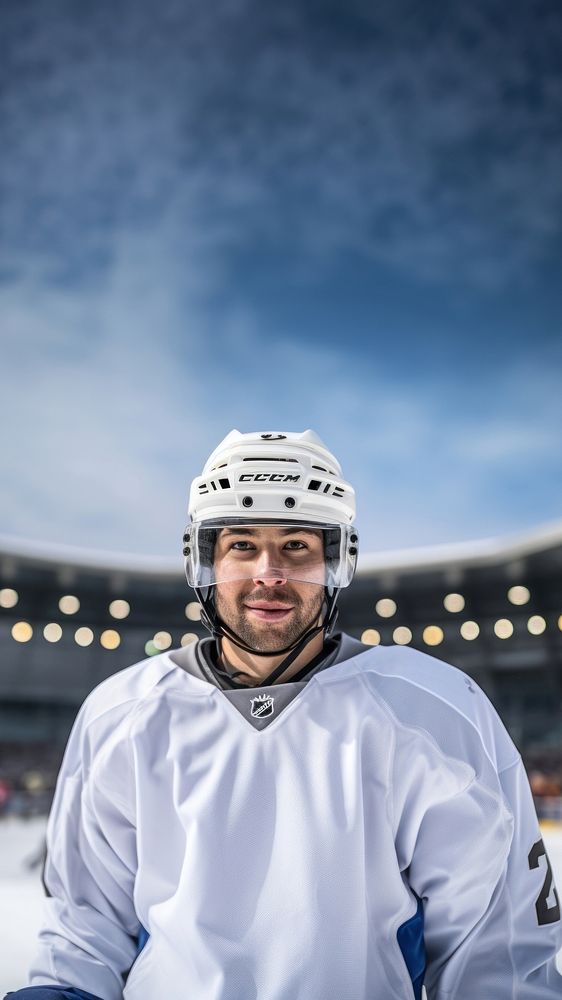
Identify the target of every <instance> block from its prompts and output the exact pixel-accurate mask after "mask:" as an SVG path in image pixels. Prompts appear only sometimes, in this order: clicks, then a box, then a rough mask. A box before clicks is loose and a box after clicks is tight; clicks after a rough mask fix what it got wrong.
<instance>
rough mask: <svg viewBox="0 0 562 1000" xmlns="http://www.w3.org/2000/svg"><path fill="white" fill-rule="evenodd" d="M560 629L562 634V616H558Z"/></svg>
mask: <svg viewBox="0 0 562 1000" xmlns="http://www.w3.org/2000/svg"><path fill="white" fill-rule="evenodd" d="M558 628H559V629H560V631H561V632H562V615H559V616H558Z"/></svg>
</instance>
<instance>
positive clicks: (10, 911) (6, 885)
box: [0, 818, 562, 997]
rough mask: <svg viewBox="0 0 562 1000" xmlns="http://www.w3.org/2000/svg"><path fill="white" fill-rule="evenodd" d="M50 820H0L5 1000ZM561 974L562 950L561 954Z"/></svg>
mask: <svg viewBox="0 0 562 1000" xmlns="http://www.w3.org/2000/svg"><path fill="white" fill-rule="evenodd" d="M44 829H45V820H44V819H42V818H33V819H28V820H21V819H15V818H9V819H4V820H1V821H0V955H1V959H0V997H3V996H4V994H5V993H6V992H7V991H8V990H16V989H18V988H20V987H22V986H25V985H26V984H27V969H28V967H29V964H30V962H31V959H32V956H33V953H34V951H35V940H36V937H37V932H38V930H39V925H40V922H41V910H42V901H43V898H44V893H43V886H42V884H41V865H39V866H37V867H35V868H32V869H31V870H29V869H28V868H27V867H26V862H28V861H29V860H30V859H32V858H33V857H34V856H36V855H37V853H38V851H39V850H40V848H41V844H42V840H43V833H44ZM544 842H545V844H546V848H547V851H548V855H549V857H550V861H551V864H552V867H553V870H554V877H555V880H556V884H557V886H558V887H559V888H562V830H552V829H550V830H547V829H545V830H544ZM558 967H559V969H560V971H561V972H562V951H561V952H560V954H559V955H558Z"/></svg>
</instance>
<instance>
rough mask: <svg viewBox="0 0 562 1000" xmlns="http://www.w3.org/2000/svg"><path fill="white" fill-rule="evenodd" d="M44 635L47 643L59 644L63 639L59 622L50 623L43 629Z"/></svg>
mask: <svg viewBox="0 0 562 1000" xmlns="http://www.w3.org/2000/svg"><path fill="white" fill-rule="evenodd" d="M43 635H44V637H45V639H46V640H47V642H58V641H59V639H61V638H62V628H61V627H60V625H59V624H58V623H57V622H49V624H48V625H45V628H44V629H43Z"/></svg>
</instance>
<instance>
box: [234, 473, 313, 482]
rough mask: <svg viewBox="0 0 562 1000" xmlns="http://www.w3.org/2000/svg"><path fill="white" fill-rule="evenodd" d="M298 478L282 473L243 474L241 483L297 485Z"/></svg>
mask: <svg viewBox="0 0 562 1000" xmlns="http://www.w3.org/2000/svg"><path fill="white" fill-rule="evenodd" d="M299 479H300V476H290V475H288V474H286V473H283V472H245V473H244V475H243V476H240V482H241V483H298V481H299Z"/></svg>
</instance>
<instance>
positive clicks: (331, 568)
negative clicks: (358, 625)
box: [184, 430, 358, 590]
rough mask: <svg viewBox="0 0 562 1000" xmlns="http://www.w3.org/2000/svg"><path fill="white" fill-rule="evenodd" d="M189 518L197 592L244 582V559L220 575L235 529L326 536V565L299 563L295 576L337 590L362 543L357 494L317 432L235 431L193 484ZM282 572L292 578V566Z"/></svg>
mask: <svg viewBox="0 0 562 1000" xmlns="http://www.w3.org/2000/svg"><path fill="white" fill-rule="evenodd" d="M189 517H190V523H189V524H188V526H187V528H186V532H185V535H184V556H185V569H186V575H187V580H188V583H189V585H190V586H192V587H194V588H196V589H198V588H204V587H209V586H213V585H214V584H217V583H221V582H223V581H224V580H227V579H228V580H232V579H239V578H243V575H244V570H243V565H242V563H241V562H239V563H238V564H237V568H236V569H235V570H232V569H230V570H229V569H228V568H226V569H225V567H224V565H223V566H222V569H221V571H222V572H223V573H226V574H227V575H226V576H223V577H220V576H218V575H217V572H216V569H215V566H214V564H213V550H214V541H215V539H216V537H217V532H218V530H219V529H221V528H224V527H227V526H232V525H245V526H246V527H249V526H252V525H255V526H259V525H261V526H265V525H271V524H273V525H286V526H293V525H295V526H296V524H298V525H299V527H300V528H307V527H308V528H309V529H313V530H315V531H316V532H321V533H322V534H323V540H324V559H323V560H322V566H321V567H319V565H318V563H317V564H316V565H313V564H312V563H310V561H309V562H308V563H306V560H304V561H303V562H301V564H300V565H299V566H297V564H296V560H295V561H294V562H293V564H292V567H289V571H288V573H289V578H291V579H296V580H300V581H309V582H314V583H319V582H322V584H323V585H324V586H326V587H329V588H330V589H338V590H339V589H340V588H342V587H347V586H348V585H349V584H350V583H351V580H352V578H353V574H354V572H355V566H356V561H357V542H358V536H357V531H356V529H355V527H354V526H353V521H354V517H355V493H354V490H353V487H352V486H351V485H350V484H349V483H348V482H346V480H344V479H343V478H342V472H341V467H340V464H339V462H338V461H337V460H336V458H335V457H334V456H333V455H332V454H331V452H330V451H328V449H327V448H326V446H325V445H324V444H323V443H322V441H321V440H320V438H319V437H318V436H317V435H316V434H315V433H314V431H311V430H306V431H304V432H302V433H292V432H289V431H287V432H283V433H278V432H252V433H249V434H241V433H240V431H237V430H233V431H231V432H230V434H228V435H227V436H226V437H225V438H224V440H223V441H221V443H220V444H219V445H218V447H217V448H215V450H214V451H213V453H212V454H211V455H210V457H209V459H208V460H207V462H206V463H205V467H204V469H203V473H202V475H200V476H197V477H196V478H195V479H194V480H193V483H192V485H191V491H190V497H189ZM281 568H282V569H283V570H284V575H285V576H287V566H285V567H280V569H281ZM232 573H236V574H238V575H232ZM229 574H230V575H229ZM319 574H321V575H319Z"/></svg>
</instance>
